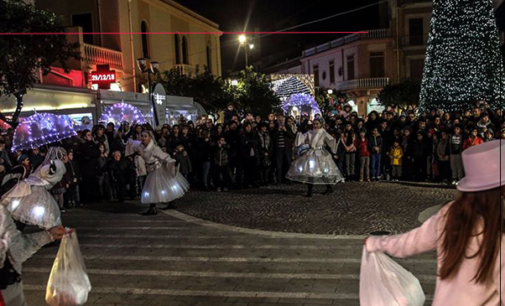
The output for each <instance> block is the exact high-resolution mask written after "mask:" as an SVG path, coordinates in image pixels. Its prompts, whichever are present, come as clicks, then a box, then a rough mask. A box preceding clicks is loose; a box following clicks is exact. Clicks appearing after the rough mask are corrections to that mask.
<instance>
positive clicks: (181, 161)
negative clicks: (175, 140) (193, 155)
mask: <svg viewBox="0 0 505 306" xmlns="http://www.w3.org/2000/svg"><path fill="white" fill-rule="evenodd" d="M174 159H175V160H176V161H177V163H178V165H179V172H180V173H181V174H182V176H184V177H185V178H186V179H187V178H188V176H189V174H190V173H191V171H192V167H191V159H190V158H189V155H188V152H187V151H186V149H184V146H183V145H178V146H177V147H176V148H175V151H174Z"/></svg>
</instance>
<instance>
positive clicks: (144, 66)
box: [137, 58, 160, 126]
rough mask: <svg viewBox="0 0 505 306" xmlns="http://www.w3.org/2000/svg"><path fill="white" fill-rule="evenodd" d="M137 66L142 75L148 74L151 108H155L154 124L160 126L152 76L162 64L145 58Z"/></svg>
mask: <svg viewBox="0 0 505 306" xmlns="http://www.w3.org/2000/svg"><path fill="white" fill-rule="evenodd" d="M137 65H138V67H139V69H140V71H141V72H142V73H147V93H148V96H149V101H150V102H151V106H152V107H153V114H154V124H155V125H156V126H158V125H159V122H160V121H159V119H158V114H157V113H156V106H155V105H154V99H153V95H152V88H151V74H154V73H156V72H158V68H159V67H160V64H159V63H158V62H155V61H153V62H151V61H148V60H147V59H145V58H139V59H137Z"/></svg>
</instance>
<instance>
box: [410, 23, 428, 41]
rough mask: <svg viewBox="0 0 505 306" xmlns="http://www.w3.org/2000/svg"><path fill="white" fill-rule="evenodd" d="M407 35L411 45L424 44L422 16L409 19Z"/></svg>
mask: <svg viewBox="0 0 505 306" xmlns="http://www.w3.org/2000/svg"><path fill="white" fill-rule="evenodd" d="M409 35H410V45H411V46H422V45H423V44H424V24H423V19H422V18H414V19H409Z"/></svg>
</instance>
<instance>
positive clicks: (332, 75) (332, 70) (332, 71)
mask: <svg viewBox="0 0 505 306" xmlns="http://www.w3.org/2000/svg"><path fill="white" fill-rule="evenodd" d="M330 84H335V62H334V61H330Z"/></svg>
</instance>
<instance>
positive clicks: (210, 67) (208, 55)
mask: <svg viewBox="0 0 505 306" xmlns="http://www.w3.org/2000/svg"><path fill="white" fill-rule="evenodd" d="M211 52H212V49H211V48H210V45H208V46H207V70H208V71H209V72H210V73H212V53H211Z"/></svg>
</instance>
